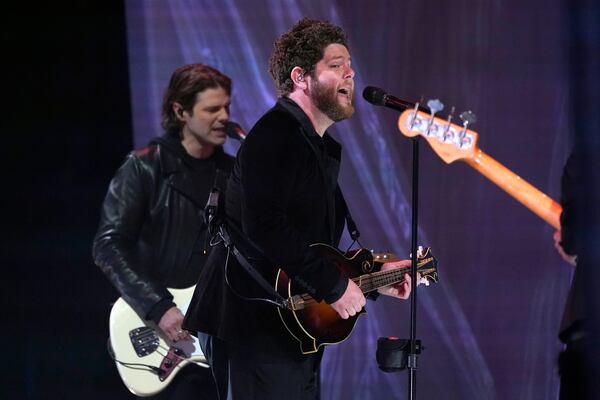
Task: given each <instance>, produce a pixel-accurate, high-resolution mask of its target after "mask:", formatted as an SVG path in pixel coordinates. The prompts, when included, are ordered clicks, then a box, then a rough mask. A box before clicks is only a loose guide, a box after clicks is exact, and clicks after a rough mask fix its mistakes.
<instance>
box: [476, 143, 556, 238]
mask: <svg viewBox="0 0 600 400" xmlns="http://www.w3.org/2000/svg"><path fill="white" fill-rule="evenodd" d="M464 161H465V162H466V163H467V164H469V165H470V166H471V167H473V168H475V169H476V170H477V171H479V172H480V173H481V174H482V175H484V176H485V177H486V178H488V179H489V180H491V181H492V182H494V183H495V184H496V185H498V186H499V187H500V188H501V189H502V190H504V191H506V192H507V193H508V194H509V195H511V196H512V197H514V198H515V199H516V200H517V201H519V202H520V203H521V204H523V205H524V206H525V207H527V208H529V209H530V210H531V211H533V212H534V213H535V214H537V215H538V216H539V217H541V218H542V219H543V220H544V221H546V222H547V223H549V224H550V225H552V226H553V227H554V228H555V229H557V230H560V213H561V212H562V208H561V206H560V205H559V204H558V203H557V202H555V201H554V200H552V199H551V198H550V197H548V196H547V195H545V194H544V193H542V192H540V191H539V190H537V189H536V188H535V187H533V186H532V185H530V184H529V183H527V182H526V181H525V180H523V179H522V178H521V177H520V176H518V175H517V174H515V173H514V172H512V171H510V170H509V169H508V168H506V167H505V166H503V165H502V164H500V163H499V162H498V161H496V160H494V159H493V158H492V157H490V156H488V155H487V154H485V153H484V152H483V151H481V150H480V149H477V152H476V154H475V157H473V158H465V159H464Z"/></svg>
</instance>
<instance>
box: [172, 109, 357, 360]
mask: <svg viewBox="0 0 600 400" xmlns="http://www.w3.org/2000/svg"><path fill="white" fill-rule="evenodd" d="M340 155H341V146H340V145H339V144H338V143H337V142H336V141H335V140H333V139H332V138H331V137H330V136H329V135H328V134H327V133H326V134H325V135H324V137H323V138H321V137H319V136H318V135H317V133H316V132H315V131H314V128H313V127H312V124H311V123H310V121H309V120H308V117H307V116H306V115H305V114H304V112H303V111H302V110H301V109H300V108H299V107H298V106H297V105H296V104H295V103H294V102H293V101H292V100H289V99H287V98H283V99H280V100H279V101H278V103H277V104H276V105H275V107H273V108H272V109H271V110H269V111H268V112H267V113H266V114H265V115H264V116H263V117H262V118H261V119H260V120H259V121H258V122H257V123H256V125H255V126H254V128H253V129H252V130H251V131H250V133H249V135H248V137H247V139H246V140H245V142H244V143H243V144H242V146H241V147H240V150H239V152H238V156H237V159H236V162H235V165H234V169H233V171H232V174H231V176H230V179H229V181H228V187H227V193H226V201H227V205H226V217H227V220H228V224H230V225H234V226H236V227H237V229H239V231H240V232H243V236H244V237H243V238H237V241H236V242H237V244H239V245H240V247H241V248H243V249H245V250H244V251H245V253H247V254H246V256H247V257H249V258H250V259H251V261H252V264H253V265H254V266H255V267H256V269H257V270H259V271H260V272H261V274H262V275H263V276H264V277H265V278H266V280H267V281H268V282H271V283H273V284H274V283H275V279H276V272H277V270H278V268H281V269H283V270H285V271H286V273H287V274H288V276H290V277H292V278H293V279H294V281H295V282H296V283H298V284H299V285H302V286H303V287H304V288H305V289H306V290H307V292H309V293H311V295H312V296H313V297H315V298H317V299H325V300H326V301H328V302H329V303H331V302H333V301H335V300H337V299H338V298H339V297H341V295H342V294H343V292H344V291H345V289H346V286H347V283H348V280H347V278H346V277H345V276H343V275H342V274H341V273H340V272H339V271H338V270H337V269H336V268H335V267H333V266H332V265H329V264H328V263H327V262H326V261H324V260H323V259H321V258H320V257H319V256H318V255H317V254H316V252H315V251H313V250H312V249H310V248H309V245H310V244H312V243H316V242H321V243H327V244H330V245H333V246H337V245H338V243H339V240H340V237H341V233H342V229H343V227H344V218H345V214H346V208H345V204H344V202H343V201H342V200H341V192H340V191H339V188H338V187H337V176H338V171H339V163H340ZM250 242H251V243H252V245H248V243H250ZM253 248H256V249H257V250H253ZM226 257H227V251H226V250H225V248H224V247H223V246H222V245H221V246H218V247H217V248H215V249H214V250H213V251H212V253H211V256H210V257H209V260H208V261H207V264H206V267H205V268H204V270H203V271H202V274H201V275H200V278H199V282H198V284H197V286H196V291H195V293H194V297H193V300H192V304H191V305H190V308H189V309H188V313H187V315H186V320H185V322H184V327H185V328H186V329H188V330H190V331H201V332H205V333H208V334H211V335H215V336H218V337H220V338H221V339H223V340H226V341H229V342H231V343H236V344H241V345H245V346H252V347H254V348H258V349H260V350H261V352H266V353H270V352H277V353H280V352H285V353H288V354H299V353H300V352H299V350H298V349H299V347H298V344H297V342H296V341H295V339H293V338H292V337H291V336H290V335H289V333H288V332H287V331H285V329H284V327H283V324H282V322H281V321H280V319H279V317H278V314H277V310H276V307H275V306H273V305H271V304H268V303H266V302H262V301H253V300H248V299H245V298H244V297H246V298H270V295H269V294H268V293H267V292H266V290H264V289H263V288H262V287H261V286H260V285H258V284H257V283H256V282H255V281H254V280H253V279H252V278H251V277H250V276H249V275H247V273H246V272H245V271H243V270H242V268H241V267H240V265H239V264H238V263H237V260H235V258H234V257H233V255H231V256H230V257H229V262H228V263H227V267H225V264H226V263H225V259H226ZM225 268H226V269H225ZM225 275H226V276H227V281H228V282H229V285H228V283H227V282H226V280H225ZM234 291H235V293H234Z"/></svg>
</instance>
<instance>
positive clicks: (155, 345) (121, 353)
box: [110, 286, 208, 397]
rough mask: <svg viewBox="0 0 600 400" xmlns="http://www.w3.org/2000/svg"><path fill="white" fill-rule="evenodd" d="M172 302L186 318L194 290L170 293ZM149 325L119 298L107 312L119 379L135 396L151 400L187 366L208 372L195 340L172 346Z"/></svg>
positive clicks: (177, 290)
mask: <svg viewBox="0 0 600 400" xmlns="http://www.w3.org/2000/svg"><path fill="white" fill-rule="evenodd" d="M169 292H171V294H172V295H173V301H174V302H175V304H177V307H179V309H180V310H181V311H182V312H183V313H184V314H185V312H186V310H187V308H188V307H189V304H190V300H191V298H192V294H193V293H194V286H192V287H189V288H187V289H169ZM159 332H160V330H159V329H158V328H157V327H156V326H154V324H152V323H147V322H144V321H143V320H142V319H141V318H140V317H139V316H138V315H137V314H136V312H135V311H133V309H132V308H131V307H130V306H129V305H128V304H127V303H126V302H125V300H123V298H119V299H118V300H117V301H116V302H115V304H114V305H113V307H112V310H111V312H110V343H111V346H112V351H113V353H114V359H115V363H116V365H117V370H118V371H119V375H121V379H122V380H123V383H124V384H125V386H127V388H128V389H129V390H130V391H131V392H132V393H133V394H135V395H137V396H142V397H146V396H152V395H154V394H156V393H158V392H160V391H161V390H163V389H164V388H165V387H167V385H168V384H169V383H170V382H171V381H172V380H173V378H174V377H175V375H176V374H177V373H178V372H179V371H180V370H181V368H183V367H184V366H185V365H187V364H189V363H195V364H198V365H199V366H202V367H205V368H208V364H207V361H206V358H205V357H204V354H202V350H201V349H200V346H199V344H198V340H197V339H196V338H195V337H193V336H192V337H191V339H189V340H182V341H178V342H171V341H170V340H168V339H167V338H166V337H165V336H163V335H162V333H159Z"/></svg>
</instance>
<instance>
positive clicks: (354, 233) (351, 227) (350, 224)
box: [337, 185, 360, 242]
mask: <svg viewBox="0 0 600 400" xmlns="http://www.w3.org/2000/svg"><path fill="white" fill-rule="evenodd" d="M337 191H338V193H339V195H340V200H341V202H342V207H344V212H345V213H346V215H345V218H346V229H348V234H350V238H351V239H352V240H354V241H355V242H356V241H357V240H358V238H359V237H360V232H359V230H358V228H357V227H356V223H355V222H354V219H353V218H352V214H350V208H348V204H347V203H346V199H345V198H344V193H342V189H341V188H340V185H338V186H337Z"/></svg>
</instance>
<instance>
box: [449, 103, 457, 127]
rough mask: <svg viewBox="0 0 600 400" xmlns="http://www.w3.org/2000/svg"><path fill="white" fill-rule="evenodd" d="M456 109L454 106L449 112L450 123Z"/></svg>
mask: <svg viewBox="0 0 600 400" xmlns="http://www.w3.org/2000/svg"><path fill="white" fill-rule="evenodd" d="M455 110H456V107H454V106H452V108H451V109H450V113H449V114H448V123H450V121H452V118H454V111H455Z"/></svg>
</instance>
